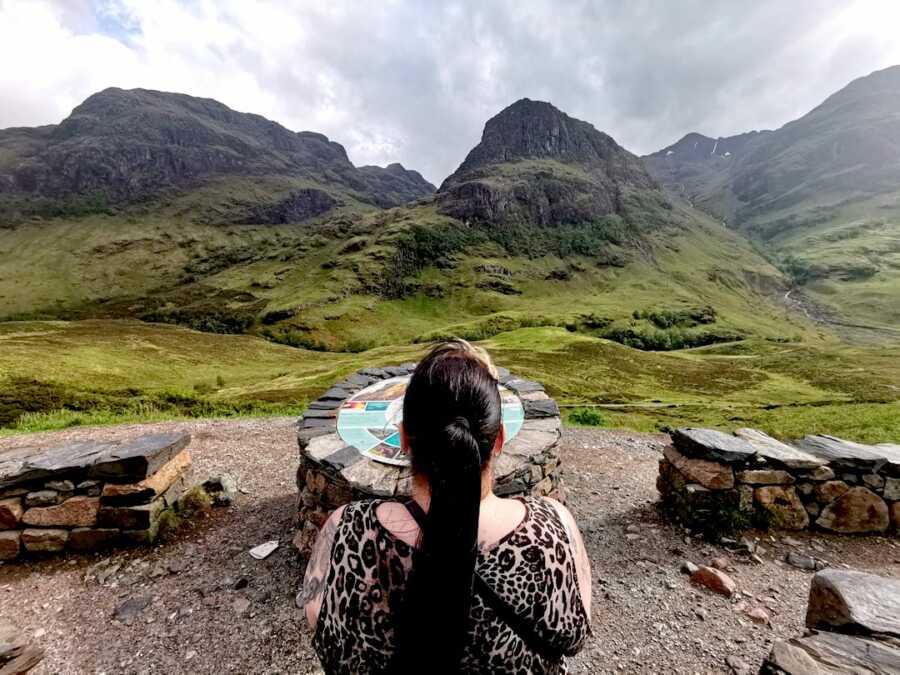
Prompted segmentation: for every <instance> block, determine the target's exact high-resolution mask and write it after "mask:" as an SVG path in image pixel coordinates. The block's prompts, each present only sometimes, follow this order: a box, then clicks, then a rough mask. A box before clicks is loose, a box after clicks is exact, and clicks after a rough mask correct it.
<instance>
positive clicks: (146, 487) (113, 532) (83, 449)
mask: <svg viewBox="0 0 900 675" xmlns="http://www.w3.org/2000/svg"><path fill="white" fill-rule="evenodd" d="M190 439H191V437H190V435H189V434H177V433H172V434H148V435H145V436H140V437H139V438H135V439H133V440H130V441H125V442H104V441H86V442H77V443H70V444H67V445H61V446H58V447H54V448H50V449H31V448H24V449H20V450H16V451H13V452H12V453H10V454H6V455H3V457H2V458H0V560H13V559H15V558H18V557H19V556H21V555H27V554H41V553H56V552H60V551H64V550H70V551H93V550H97V549H101V548H107V547H110V546H115V545H124V544H145V543H150V542H152V541H153V540H154V539H155V538H156V536H157V533H158V530H159V525H160V521H161V518H162V516H163V514H164V513H165V512H166V511H167V510H168V509H171V508H173V507H174V505H175V504H176V502H177V501H178V500H179V499H180V498H181V497H182V495H184V493H185V492H186V491H187V489H188V488H189V487H190V486H189V481H190V479H191V475H192V474H191V455H190V452H189V450H188V449H187V446H188V444H189V443H190Z"/></svg>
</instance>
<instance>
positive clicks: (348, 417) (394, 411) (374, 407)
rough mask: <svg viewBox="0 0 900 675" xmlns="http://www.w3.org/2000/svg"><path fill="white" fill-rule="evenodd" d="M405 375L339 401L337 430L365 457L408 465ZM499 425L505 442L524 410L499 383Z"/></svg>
mask: <svg viewBox="0 0 900 675" xmlns="http://www.w3.org/2000/svg"><path fill="white" fill-rule="evenodd" d="M408 383H409V376H404V377H392V378H391V379H389V380H382V381H381V382H376V383H375V384H371V385H369V386H368V387H366V388H365V389H363V390H361V391H359V392H357V393H356V394H354V395H353V396H351V397H350V398H348V399H347V400H346V401H344V403H343V405H341V408H340V411H339V412H338V418H337V432H338V434H339V435H340V437H341V438H342V439H343V440H344V442H345V443H347V444H348V445H352V446H353V447H354V448H356V449H357V450H359V451H360V452H361V453H362V454H363V455H365V456H366V457H370V458H371V459H374V460H376V461H378V462H384V463H386V464H396V465H399V466H408V465H409V456H408V455H407V454H406V453H405V452H403V450H402V449H401V448H400V422H401V421H402V420H403V395H404V394H405V393H406V385H407V384H408ZM500 401H501V405H502V411H503V417H502V419H503V429H504V431H505V432H506V440H507V442H509V441H510V440H511V439H512V438H513V437H514V436H515V435H516V434H517V433H519V429H521V428H522V422H523V421H524V420H525V410H524V409H523V408H522V402H521V401H520V400H519V397H518V396H516V395H515V394H514V393H513V392H511V391H510V390H509V389H506V388H505V387H502V386H501V387H500Z"/></svg>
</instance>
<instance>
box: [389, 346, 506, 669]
mask: <svg viewBox="0 0 900 675" xmlns="http://www.w3.org/2000/svg"><path fill="white" fill-rule="evenodd" d="M403 431H404V433H403V436H404V443H405V444H406V445H407V449H408V450H409V452H410V454H411V456H412V465H413V470H414V471H415V472H416V474H418V475H420V476H422V477H424V478H425V479H427V481H428V486H429V488H430V493H431V500H430V503H429V507H428V513H427V516H426V519H425V523H424V526H423V528H422V532H421V535H420V540H419V546H418V548H417V551H416V555H415V557H414V560H413V569H412V573H411V575H410V579H409V582H408V584H407V588H406V597H405V600H404V605H403V609H402V611H401V614H400V616H398V617H397V624H396V626H397V629H396V654H395V661H394V664H393V667H392V670H391V672H398V673H409V672H423V670H427V671H428V672H447V673H450V672H456V671H457V670H458V664H459V659H460V657H461V655H462V650H463V647H464V646H465V640H466V635H467V631H468V623H469V609H470V607H471V602H472V582H473V578H474V572H475V561H476V545H477V541H478V516H479V508H480V502H481V484H482V481H481V474H482V471H483V469H485V468H486V467H489V466H490V459H491V455H492V454H493V451H494V450H495V448H497V447H498V446H499V445H500V444H502V441H503V431H502V426H501V407H500V391H499V389H498V386H497V372H496V370H495V369H494V367H493V365H492V364H491V362H490V359H489V357H488V356H487V353H486V352H484V350H482V349H478V348H476V347H473V346H472V345H470V344H469V343H467V342H465V341H463V340H453V341H450V342H445V343H443V344H439V345H437V346H436V347H434V348H433V349H432V350H431V351H430V352H429V353H428V355H427V356H426V357H425V358H424V359H422V361H421V362H420V363H419V365H418V366H417V367H416V370H415V372H414V373H413V375H412V378H411V379H410V382H409V386H408V387H407V389H406V395H405V398H404V402H403ZM425 662H427V663H428V666H427V668H425V667H424V664H425Z"/></svg>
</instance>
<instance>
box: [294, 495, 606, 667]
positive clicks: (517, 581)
mask: <svg viewBox="0 0 900 675" xmlns="http://www.w3.org/2000/svg"><path fill="white" fill-rule="evenodd" d="M498 501H505V500H498ZM522 503H523V504H524V505H525V509H524V511H525V514H524V517H523V518H522V520H521V522H520V523H519V524H518V525H517V526H514V527H513V528H512V529H510V530H509V531H508V532H507V533H506V534H505V535H504V536H503V537H501V538H500V539H499V541H496V542H494V543H491V544H489V545H487V546H481V547H479V552H478V556H477V563H476V570H475V571H476V577H475V584H474V587H475V592H474V595H473V598H472V605H471V609H470V611H469V617H470V621H469V630H468V635H467V640H466V644H465V648H464V651H463V656H462V660H461V662H460V667H459V672H464V673H466V672H467V673H486V672H491V673H506V672H508V673H560V672H565V665H564V661H563V656H564V655H567V654H574V653H575V652H577V651H578V650H579V649H580V647H581V645H582V643H583V641H584V639H585V638H586V637H587V635H588V634H589V630H590V629H589V617H588V612H587V611H586V608H585V604H584V600H587V597H589V596H587V597H585V598H584V600H583V594H582V591H583V589H584V588H585V583H587V584H588V587H589V578H588V580H584V579H582V582H581V586H579V566H582V569H583V568H584V561H585V560H586V559H585V557H584V552H583V550H582V549H581V541H580V536H579V535H578V534H577V531H573V530H574V522H573V521H571V516H570V515H569V514H568V513H567V512H565V510H564V509H563V507H562V506H560V505H559V504H557V503H555V502H552V501H550V500H546V499H542V498H536V497H529V498H525V499H523V500H522ZM379 506H382V509H381V511H380V513H381V514H382V517H383V516H384V514H385V513H392V512H394V513H395V512H396V510H397V509H398V508H402V507H401V506H400V505H398V504H388V503H385V502H379V501H373V502H356V503H353V504H349V505H348V506H346V507H344V509H342V511H341V512H340V513H339V514H336V518H335V519H334V522H333V523H332V526H333V527H334V534H333V538H331V537H329V539H330V540H333V542H334V543H333V545H331V546H330V551H322V552H320V556H322V557H325V556H327V562H326V560H322V559H321V558H320V561H319V563H318V564H319V567H320V568H321V573H322V578H321V582H322V583H321V586H320V597H321V605H320V607H319V611H318V617H317V619H316V622H315V637H314V646H315V649H316V652H317V653H318V655H319V658H320V659H321V661H322V665H323V667H324V668H325V671H326V672H328V673H387V672H390V665H391V660H392V658H393V655H394V649H395V631H394V628H395V623H396V619H397V617H398V616H399V615H400V613H401V611H402V609H403V606H404V598H405V591H406V586H407V580H408V579H409V577H410V572H411V570H412V567H413V558H414V553H415V548H414V547H413V546H411V545H410V543H409V542H412V541H415V540H416V537H415V535H416V532H415V531H414V530H415V525H414V521H412V522H413V528H412V530H409V529H408V530H407V532H408V534H407V533H404V532H398V531H397V530H396V528H394V527H391V526H386V525H385V523H384V522H382V520H381V519H379ZM385 507H387V508H385ZM408 522H409V521H408ZM392 530H394V531H392ZM323 543H324V542H323ZM323 563H325V564H323ZM311 564H313V563H312V562H311ZM582 576H583V572H582ZM588 592H589V591H588ZM421 666H422V671H423V672H427V671H428V670H430V668H429V664H421Z"/></svg>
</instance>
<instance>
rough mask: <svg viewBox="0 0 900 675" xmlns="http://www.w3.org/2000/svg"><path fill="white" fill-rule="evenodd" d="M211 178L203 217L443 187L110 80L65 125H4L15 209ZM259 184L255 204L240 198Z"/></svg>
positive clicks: (252, 120)
mask: <svg viewBox="0 0 900 675" xmlns="http://www.w3.org/2000/svg"><path fill="white" fill-rule="evenodd" d="M229 184H234V185H237V186H238V189H236V190H234V191H231V190H229ZM210 185H217V186H218V188H219V189H218V191H217V192H216V191H212V193H211V194H209V199H208V201H207V203H206V204H205V205H204V209H203V211H204V212H203V213H198V216H199V217H201V218H205V219H208V220H216V219H219V220H225V221H227V220H230V219H233V220H235V221H247V220H249V219H255V221H256V222H267V217H269V216H271V218H274V219H275V222H283V220H280V219H283V218H286V217H287V218H290V219H292V220H305V219H307V218H310V217H313V216H318V215H321V214H322V213H325V212H327V211H329V210H331V209H333V208H334V207H336V206H338V205H348V204H362V205H373V206H378V207H390V206H397V205H398V204H401V203H404V202H405V201H409V200H410V199H417V198H419V197H422V196H426V195H428V194H431V193H432V192H433V191H434V186H432V185H431V184H430V183H428V182H427V181H425V180H424V179H423V178H422V176H421V175H419V174H418V173H416V172H414V171H413V172H411V171H406V170H405V169H403V167H401V166H400V165H399V164H395V165H391V166H390V167H388V168H386V169H381V168H380V167H363V168H362V169H358V168H356V167H354V166H353V164H352V163H351V162H350V160H349V159H348V157H347V153H346V151H345V150H344V148H343V147H342V146H341V145H340V144H338V143H335V142H333V141H330V140H329V139H328V138H327V137H325V136H323V135H322V134H318V133H314V132H309V131H301V132H299V133H295V132H293V131H290V130H288V129H285V128H284V127H282V126H281V125H279V124H277V123H275V122H271V121H269V120H267V119H265V118H263V117H260V116H259V115H253V114H248V113H240V112H236V111H234V110H231V109H230V108H228V107H227V106H225V105H222V104H221V103H219V102H217V101H213V100H211V99H203V98H195V97H193V96H187V95H184V94H172V93H164V92H159V91H149V90H145V89H133V90H128V91H126V90H122V89H115V88H111V89H105V90H103V91H101V92H99V93H97V94H94V95H93V96H91V97H89V98H88V99H87V100H85V101H84V102H83V103H82V104H81V105H79V106H78V107H77V108H75V109H74V110H73V111H72V114H71V115H69V117H67V118H66V119H65V120H63V121H62V122H61V123H60V124H58V125H50V126H45V127H38V128H36V129H27V128H15V129H6V130H2V131H0V209H3V210H2V211H0V213H6V215H7V216H11V215H19V216H22V215H28V214H30V213H38V214H50V215H52V214H56V213H59V214H66V213H79V212H82V213H83V212H90V211H102V210H103V209H109V208H125V207H128V206H133V205H135V204H141V203H145V202H148V201H151V202H152V201H153V200H156V201H164V200H171V199H172V197H173V196H177V195H180V194H183V193H185V192H189V191H191V190H196V189H201V188H203V187H208V186H210ZM247 185H251V186H252V189H253V192H254V193H255V194H254V199H253V201H254V204H253V208H252V209H249V210H248V209H246V208H244V207H245V206H246V205H245V204H242V203H241V201H240V198H239V197H237V199H233V197H234V196H235V195H240V194H241V193H242V192H243V191H244V190H245V187H244V186H247ZM242 188H244V189H242ZM194 209H195V211H196V210H197V205H196V204H195V205H194Z"/></svg>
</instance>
